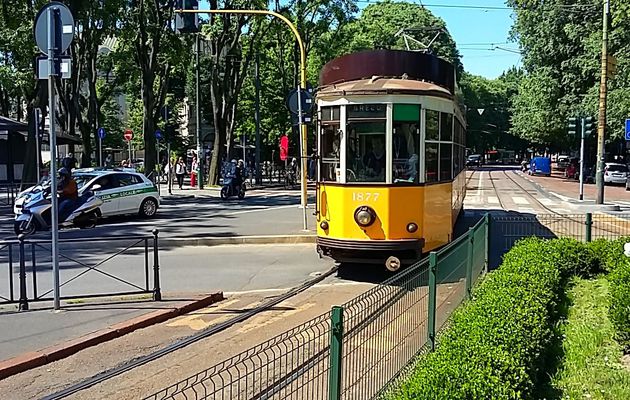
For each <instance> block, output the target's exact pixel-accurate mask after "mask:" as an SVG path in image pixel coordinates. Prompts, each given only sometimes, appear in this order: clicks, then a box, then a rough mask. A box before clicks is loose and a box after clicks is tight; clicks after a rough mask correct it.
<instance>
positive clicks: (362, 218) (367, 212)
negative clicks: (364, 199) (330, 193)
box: [354, 206, 376, 228]
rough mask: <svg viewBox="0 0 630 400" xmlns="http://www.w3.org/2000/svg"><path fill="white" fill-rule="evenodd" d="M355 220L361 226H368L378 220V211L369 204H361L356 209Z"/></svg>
mask: <svg viewBox="0 0 630 400" xmlns="http://www.w3.org/2000/svg"><path fill="white" fill-rule="evenodd" d="M354 221H355V222H356V223H357V224H358V225H359V226H361V227H364V228H365V227H368V226H370V225H372V224H373V223H374V221H376V212H374V210H373V209H371V208H370V207H368V206H361V207H359V208H357V209H356V210H355V211H354Z"/></svg>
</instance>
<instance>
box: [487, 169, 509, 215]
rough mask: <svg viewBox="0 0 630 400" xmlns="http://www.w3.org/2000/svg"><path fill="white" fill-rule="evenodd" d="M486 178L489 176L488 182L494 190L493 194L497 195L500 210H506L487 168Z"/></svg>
mask: <svg viewBox="0 0 630 400" xmlns="http://www.w3.org/2000/svg"><path fill="white" fill-rule="evenodd" d="M488 178H490V184H491V185H492V190H493V191H494V194H495V195H496V196H497V200H498V201H499V206H500V207H501V209H502V210H505V211H508V209H507V208H506V207H505V204H504V203H503V200H501V195H499V190H498V189H497V186H496V184H495V182H494V179H493V178H492V171H491V170H488Z"/></svg>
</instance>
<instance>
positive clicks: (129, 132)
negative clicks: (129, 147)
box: [123, 129, 133, 142]
mask: <svg viewBox="0 0 630 400" xmlns="http://www.w3.org/2000/svg"><path fill="white" fill-rule="evenodd" d="M123 136H124V137H125V140H126V141H128V142H129V141H131V139H133V132H132V130H131V129H127V130H126V131H125V133H124V134H123Z"/></svg>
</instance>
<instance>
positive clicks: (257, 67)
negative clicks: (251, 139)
mask: <svg viewBox="0 0 630 400" xmlns="http://www.w3.org/2000/svg"><path fill="white" fill-rule="evenodd" d="M254 75H255V76H254V86H255V88H256V103H255V118H256V185H261V184H262V171H261V170H260V146H261V143H260V142H261V140H260V57H259V56H258V53H256V64H255V66H254Z"/></svg>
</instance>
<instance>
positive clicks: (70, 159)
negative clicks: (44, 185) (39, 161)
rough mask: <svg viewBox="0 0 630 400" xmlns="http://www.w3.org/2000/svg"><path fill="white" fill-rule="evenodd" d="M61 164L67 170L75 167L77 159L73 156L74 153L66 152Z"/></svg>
mask: <svg viewBox="0 0 630 400" xmlns="http://www.w3.org/2000/svg"><path fill="white" fill-rule="evenodd" d="M61 166H62V167H63V168H66V169H67V170H68V171H72V170H73V169H75V168H76V167H77V159H76V158H74V154H72V153H68V155H67V156H65V157H64V158H63V160H61Z"/></svg>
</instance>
